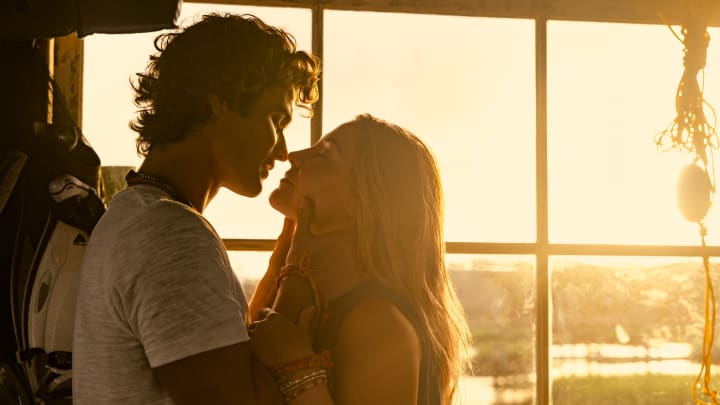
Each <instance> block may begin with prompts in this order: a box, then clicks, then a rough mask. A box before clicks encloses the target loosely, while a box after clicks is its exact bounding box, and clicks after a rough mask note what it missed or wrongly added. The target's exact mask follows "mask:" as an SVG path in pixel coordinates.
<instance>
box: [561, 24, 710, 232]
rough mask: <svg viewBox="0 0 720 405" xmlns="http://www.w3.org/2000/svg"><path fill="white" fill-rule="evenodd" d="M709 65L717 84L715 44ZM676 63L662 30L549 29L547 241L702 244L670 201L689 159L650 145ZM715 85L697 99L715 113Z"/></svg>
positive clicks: (673, 85)
mask: <svg viewBox="0 0 720 405" xmlns="http://www.w3.org/2000/svg"><path fill="white" fill-rule="evenodd" d="M676 29H677V27H676ZM678 32H679V31H678ZM719 34H720V30H712V31H711V36H713V37H716V36H718V35H719ZM707 56H708V61H707V68H706V74H707V77H715V76H716V75H717V69H719V68H720V44H719V43H718V42H717V41H711V42H710V48H709V49H708V53H707ZM682 59H683V45H682V44H681V43H680V42H679V41H678V40H677V39H676V38H675V37H674V36H673V34H672V33H671V32H670V30H669V29H668V28H667V27H665V26H662V25H653V26H650V25H626V24H610V23H576V22H558V21H552V22H550V23H548V156H549V162H548V169H549V177H548V181H549V210H550V238H551V240H552V241H553V242H560V243H621V244H622V243H639V244H699V243H700V239H699V235H698V228H697V225H696V224H692V223H688V222H686V221H685V220H684V219H683V217H682V216H681V214H680V211H679V209H678V207H677V202H676V201H677V197H676V193H675V188H676V182H677V177H678V174H679V173H680V169H681V168H682V166H683V165H686V164H689V163H691V162H692V160H693V157H694V156H693V155H690V154H689V153H687V152H679V151H673V152H661V151H659V150H657V148H656V146H655V143H654V137H655V134H656V133H658V132H660V131H663V130H665V129H666V127H667V126H668V124H669V123H670V122H671V121H672V120H673V119H674V118H675V116H676V112H675V94H676V91H677V86H678V83H679V81H680V77H681V75H682V72H683V61H682ZM719 86H720V83H717V80H707V81H706V83H705V98H706V99H707V100H708V101H709V102H710V103H711V104H712V105H714V106H715V107H717V106H718V105H720V93H719V92H720V88H719ZM710 119H711V120H712V117H710ZM711 218H712V217H711ZM716 222H717V221H712V222H708V228H709V235H708V241H709V242H711V243H713V242H714V243H717V242H718V241H720V235H719V234H720V228H718V225H715V223H716Z"/></svg>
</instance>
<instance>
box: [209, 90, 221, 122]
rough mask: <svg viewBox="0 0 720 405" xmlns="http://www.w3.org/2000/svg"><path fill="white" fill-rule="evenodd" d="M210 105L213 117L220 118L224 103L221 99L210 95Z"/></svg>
mask: <svg viewBox="0 0 720 405" xmlns="http://www.w3.org/2000/svg"><path fill="white" fill-rule="evenodd" d="M208 104H209V105H210V110H211V111H212V114H213V117H218V116H219V115H220V112H221V111H222V109H223V104H224V103H223V102H222V101H220V99H219V98H218V97H217V96H216V95H214V94H210V95H209V96H208Z"/></svg>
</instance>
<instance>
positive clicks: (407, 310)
mask: <svg viewBox="0 0 720 405" xmlns="http://www.w3.org/2000/svg"><path fill="white" fill-rule="evenodd" d="M370 298H382V299H386V300H388V301H390V302H391V303H392V304H393V305H395V307H396V308H398V309H399V310H400V312H401V313H402V314H403V315H404V316H405V317H406V318H407V319H408V320H409V321H410V323H411V324H412V325H413V327H414V328H415V331H416V332H417V333H418V334H419V335H420V341H421V347H422V360H421V366H420V368H421V369H420V381H419V386H418V405H440V402H441V400H440V385H439V380H438V376H437V371H436V368H435V365H434V362H433V361H432V359H431V357H432V356H431V349H430V343H429V342H428V338H427V336H425V335H424V334H422V332H421V331H422V330H423V329H422V328H421V327H420V325H421V322H420V315H419V314H418V313H417V311H416V310H415V308H413V307H412V306H411V305H410V302H408V300H407V299H406V298H405V297H403V296H402V295H401V294H400V293H398V292H397V291H395V290H393V289H391V288H388V287H385V286H383V285H381V284H379V283H377V282H372V281H370V282H366V283H363V284H361V285H359V286H358V287H355V288H354V289H352V290H351V291H349V292H348V293H346V294H345V295H343V296H341V297H339V298H337V299H335V300H333V301H330V302H329V303H328V305H327V308H326V312H325V317H324V319H323V320H322V322H321V323H320V327H319V328H318V331H317V334H316V336H315V339H314V348H315V351H316V352H318V353H319V352H321V351H325V350H329V351H330V352H331V353H332V350H333V348H334V347H335V344H336V341H337V338H338V334H339V333H340V328H341V327H342V323H343V321H344V320H345V317H346V316H347V315H348V313H350V311H351V310H352V309H353V308H354V307H355V305H356V304H358V303H360V302H361V301H363V300H366V299H370ZM329 383H330V387H331V391H333V390H334V384H333V379H331V380H330V381H329Z"/></svg>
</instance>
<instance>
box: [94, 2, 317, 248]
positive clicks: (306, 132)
mask: <svg viewBox="0 0 720 405" xmlns="http://www.w3.org/2000/svg"><path fill="white" fill-rule="evenodd" d="M181 11H182V13H181V15H180V18H179V20H178V23H179V24H180V25H188V24H190V23H192V22H193V21H194V20H193V18H197V17H198V16H199V15H201V14H204V13H207V12H213V11H214V12H232V13H238V14H241V13H251V14H255V15H256V16H258V17H259V18H261V19H263V21H265V22H267V23H269V24H272V25H277V26H280V27H282V28H285V29H286V30H288V32H290V33H291V34H293V36H294V37H295V39H296V40H297V43H298V48H299V49H303V50H310V49H311V48H312V45H311V29H312V26H311V14H310V10H308V9H295V8H272V7H248V6H233V5H218V4H201V3H183V4H182V10H181ZM158 34H159V32H152V33H141V34H113V35H103V34H95V35H91V36H88V37H87V38H85V39H84V40H83V41H84V46H85V62H84V71H83V80H84V83H83V132H84V133H85V135H86V136H87V138H88V140H89V141H90V143H91V144H92V145H93V147H94V148H95V150H96V151H97V153H98V155H99V156H100V159H101V161H102V164H103V165H106V166H134V167H137V166H138V165H139V164H140V163H141V162H142V159H141V158H140V157H138V156H137V154H136V152H135V138H136V134H135V132H133V131H131V130H130V129H129V128H128V122H129V121H130V120H131V119H133V118H134V116H135V111H136V108H135V106H134V105H133V93H132V88H131V87H130V80H131V79H134V77H135V76H134V75H135V73H137V72H142V71H143V70H144V69H145V66H146V64H147V61H148V56H149V55H150V54H152V53H154V52H155V48H154V47H153V39H154V38H155V37H156V36H157V35H158ZM296 113H297V114H295V117H294V118H293V122H292V123H291V124H290V126H289V127H288V129H287V131H286V136H287V142H288V148H289V149H290V150H294V149H299V148H305V147H307V146H308V145H309V143H310V120H309V119H306V118H303V117H302V116H300V111H296ZM288 168H289V164H288V163H282V162H278V164H276V167H275V170H273V171H272V172H271V173H270V177H269V178H268V179H266V180H265V186H264V187H263V192H262V193H261V194H260V196H258V197H257V198H254V199H248V198H244V197H240V196H237V195H235V194H234V193H232V192H230V191H227V190H225V189H222V190H221V191H220V193H218V195H217V196H216V197H215V199H214V200H213V201H212V203H211V204H210V205H209V206H208V208H207V210H206V211H205V216H206V217H207V218H208V219H209V220H210V222H211V223H212V224H213V225H214V226H215V228H216V229H217V230H218V232H219V233H220V235H221V236H222V237H224V238H275V237H276V236H277V234H278V233H279V232H280V229H281V227H282V216H281V215H280V214H278V213H277V212H275V211H274V210H273V209H272V208H270V206H269V204H268V202H267V197H268V196H269V194H270V192H271V191H272V190H273V189H274V188H275V186H276V185H277V184H278V182H279V180H280V178H282V176H283V174H284V172H285V171H286V170H287V169H288Z"/></svg>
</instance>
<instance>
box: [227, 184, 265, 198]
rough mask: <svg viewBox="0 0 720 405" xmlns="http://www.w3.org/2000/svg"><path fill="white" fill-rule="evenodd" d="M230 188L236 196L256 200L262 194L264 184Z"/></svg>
mask: <svg viewBox="0 0 720 405" xmlns="http://www.w3.org/2000/svg"><path fill="white" fill-rule="evenodd" d="M228 188H229V189H230V191H232V192H233V193H235V194H240V195H241V196H243V197H248V198H254V197H257V196H258V195H260V193H261V192H262V183H260V182H258V183H257V184H246V185H244V187H235V188H230V187H228Z"/></svg>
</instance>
